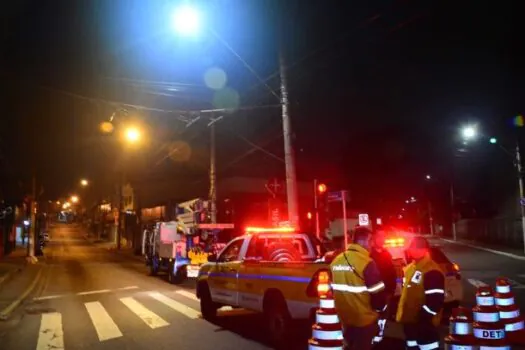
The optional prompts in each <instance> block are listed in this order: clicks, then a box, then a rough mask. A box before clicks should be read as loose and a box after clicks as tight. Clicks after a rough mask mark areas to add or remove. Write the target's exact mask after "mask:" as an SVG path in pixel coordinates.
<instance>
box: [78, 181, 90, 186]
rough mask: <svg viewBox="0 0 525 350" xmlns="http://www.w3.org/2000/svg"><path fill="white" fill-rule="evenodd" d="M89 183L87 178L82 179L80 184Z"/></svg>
mask: <svg viewBox="0 0 525 350" xmlns="http://www.w3.org/2000/svg"><path fill="white" fill-rule="evenodd" d="M88 184H89V182H88V180H86V179H82V180H80V185H81V186H83V187H86V186H87V185H88Z"/></svg>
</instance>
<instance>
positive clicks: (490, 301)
mask: <svg viewBox="0 0 525 350" xmlns="http://www.w3.org/2000/svg"><path fill="white" fill-rule="evenodd" d="M472 312H473V315H474V317H473V318H474V323H473V325H472V327H473V333H474V337H475V338H476V340H477V343H478V345H479V349H480V350H489V349H497V350H507V349H508V350H510V348H511V347H510V345H509V344H508V342H507V339H506V338H505V324H504V323H503V322H501V320H500V317H499V311H498V308H497V307H496V302H495V300H494V294H493V291H492V288H491V287H489V286H483V287H479V288H478V290H477V292H476V306H475V307H474V308H473V309H472Z"/></svg>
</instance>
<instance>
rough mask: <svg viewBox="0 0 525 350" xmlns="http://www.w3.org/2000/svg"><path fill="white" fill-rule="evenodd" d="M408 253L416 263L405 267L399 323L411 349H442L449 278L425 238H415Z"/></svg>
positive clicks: (398, 310)
mask: <svg viewBox="0 0 525 350" xmlns="http://www.w3.org/2000/svg"><path fill="white" fill-rule="evenodd" d="M407 253H408V255H409V257H410V258H411V259H412V262H411V263H410V264H408V265H407V266H406V267H405V268H404V276H405V277H404V279H403V291H402V293H401V299H400V301H399V306H398V309H397V315H396V321H397V322H399V323H400V324H402V325H403V328H404V332H405V339H406V346H407V349H429V350H430V349H439V331H438V326H439V324H440V322H441V313H442V309H443V303H444V301H445V276H444V274H443V272H442V271H441V269H440V267H439V265H438V264H437V263H436V262H435V261H433V260H432V258H431V256H430V252H429V244H428V242H427V240H426V239H424V238H423V237H415V238H414V239H413V240H412V242H411V243H410V246H409V248H408V250H407Z"/></svg>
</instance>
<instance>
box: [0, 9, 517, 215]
mask: <svg viewBox="0 0 525 350" xmlns="http://www.w3.org/2000/svg"><path fill="white" fill-rule="evenodd" d="M194 3H195V4H197V5H198V6H199V7H200V9H201V10H202V11H203V13H205V16H206V18H205V23H204V24H205V25H206V26H209V29H210V30H211V31H213V32H215V33H216V34H217V35H218V37H219V38H220V39H218V38H217V37H215V36H214V35H213V34H212V33H211V32H210V31H204V30H203V31H202V33H200V35H199V36H197V37H195V38H183V37H180V36H178V35H177V34H176V33H175V32H174V31H173V29H172V27H171V24H170V16H169V14H170V11H171V9H172V8H173V7H174V5H176V4H177V2H176V1H160V0H159V1H156V0H155V1H144V0H142V1H141V0H128V1H124V0H111V1H102V0H92V1H74V0H63V1H62V0H60V1H59V0H53V1H17V2H14V1H13V2H9V5H3V9H2V13H1V15H0V16H1V17H2V21H3V24H4V25H3V27H2V28H3V32H2V40H3V43H2V44H3V45H2V48H3V50H2V57H1V59H2V71H1V73H2V106H3V117H2V118H3V119H2V120H3V127H2V128H1V134H0V137H1V139H0V142H1V143H0V146H1V148H0V149H1V153H2V154H1V156H2V162H1V167H0V170H1V174H2V178H3V179H4V180H3V187H2V192H3V195H4V197H13V196H16V195H18V194H20V192H21V191H22V190H27V189H28V185H29V183H30V178H31V173H32V172H33V171H34V172H35V173H36V176H37V179H38V182H39V184H42V185H43V186H44V189H45V195H44V196H46V197H47V198H49V199H54V198H58V197H59V196H64V195H67V194H68V193H70V192H71V191H74V190H75V186H76V183H78V180H79V179H80V178H82V177H86V178H89V179H90V180H92V181H93V183H96V184H98V186H97V187H98V189H99V191H103V190H102V188H103V187H104V186H106V188H108V187H110V186H111V184H112V183H114V182H113V180H114V179H115V170H116V168H117V166H118V164H119V163H120V161H121V160H122V157H123V156H122V154H125V152H123V150H122V147H121V146H120V145H119V143H118V141H117V140H116V138H115V137H114V136H108V135H101V133H100V131H99V129H98V127H99V124H100V122H102V121H104V120H108V119H109V117H110V116H111V115H112V114H113V113H114V112H115V111H120V110H122V109H123V108H125V109H126V110H127V112H128V118H136V119H137V120H139V121H140V122H141V123H142V124H143V125H147V126H148V135H149V142H148V143H147V146H144V149H142V150H141V151H140V152H136V154H133V155H129V154H127V155H126V157H127V158H133V159H132V160H131V161H130V160H129V159H128V160H127V162H128V164H130V163H131V164H132V165H133V166H132V167H131V169H130V170H129V171H130V174H132V175H131V176H132V177H133V178H134V179H135V180H136V181H148V179H150V180H151V179H166V178H171V179H178V180H179V181H189V180H187V179H191V181H194V182H195V181H197V182H198V181H201V182H202V186H206V177H207V162H208V147H209V137H208V135H209V128H208V127H207V122H206V120H207V119H208V118H209V117H213V116H215V117H217V116H219V115H212V114H204V115H201V116H202V118H201V120H199V121H198V122H196V123H195V124H194V125H192V126H191V127H189V128H186V126H185V124H184V123H182V122H180V121H179V118H180V116H181V115H183V114H184V113H164V112H156V111H153V110H146V109H144V108H142V109H137V108H132V107H130V106H124V105H119V104H114V103H111V102H115V101H119V102H124V103H127V104H130V105H136V106H146V107H152V108H158V109H164V110H178V111H185V110H190V109H191V110H198V109H209V108H214V107H221V106H226V107H231V106H235V105H236V104H235V101H236V99H235V97H238V98H239V101H240V102H239V104H238V106H241V107H243V108H244V107H249V108H246V109H242V110H239V111H237V112H235V113H226V114H225V115H224V119H223V120H221V121H220V122H218V123H217V124H216V125H217V147H218V151H217V152H218V154H217V156H218V171H219V176H231V175H259V176H261V175H262V176H265V177H268V178H270V177H274V176H277V177H284V166H283V163H282V162H280V161H279V160H276V159H275V158H274V157H272V156H269V155H266V154H264V153H263V152H260V151H255V152H254V151H253V150H252V149H253V147H252V145H250V144H249V143H254V144H257V145H260V146H262V147H264V148H265V149H266V150H267V151H268V152H270V153H272V154H275V155H277V156H278V157H282V153H283V150H282V137H281V124H280V123H281V120H280V110H279V108H276V107H275V105H276V104H278V103H279V101H278V100H277V99H276V97H275V96H273V95H272V93H271V92H269V90H270V89H272V90H274V91H276V92H277V93H278V91H279V90H278V88H279V79H278V75H276V72H277V69H278V59H277V57H278V52H279V48H280V47H281V48H282V52H283V53H284V56H285V58H286V65H287V66H288V67H289V68H288V69H287V74H288V78H289V90H290V98H291V116H292V123H293V129H294V135H295V138H294V145H295V148H296V152H297V166H298V177H299V178H300V179H304V180H311V179H313V178H315V177H317V178H319V179H322V180H324V181H326V182H327V183H328V184H329V186H331V188H334V189H335V188H338V189H339V188H347V189H349V190H350V191H351V193H352V197H353V198H355V200H356V201H358V202H360V203H364V204H365V205H373V204H375V205H376V206H377V205H378V203H382V204H379V205H383V206H384V207H385V208H387V210H390V211H394V210H399V206H398V205H397V204H396V203H402V201H403V200H404V199H405V198H407V197H409V196H411V195H416V196H420V195H421V194H422V193H431V195H432V196H435V197H436V198H443V197H446V193H447V185H446V183H448V182H449V181H450V180H451V179H453V180H454V183H455V184H456V188H457V192H458V196H459V197H461V198H462V199H463V200H464V201H466V202H469V203H473V205H474V206H476V207H477V209H476V210H477V211H480V210H481V211H484V212H487V213H492V212H494V211H495V210H497V209H499V208H502V203H504V202H505V200H508V198H509V196H512V195H513V194H514V193H515V192H516V181H515V172H514V171H513V167H512V163H511V162H510V161H509V159H508V158H506V157H507V156H506V155H505V154H504V153H502V152H500V150H497V149H496V148H497V147H494V146H493V145H490V144H489V143H488V142H486V141H484V140H478V141H477V142H475V143H473V144H470V145H468V152H467V154H466V155H463V157H462V158H457V157H454V155H455V154H458V152H457V148H458V147H459V146H460V145H461V143H460V142H459V140H458V137H457V136H458V130H459V128H460V127H461V126H462V125H465V124H467V123H478V125H479V127H480V130H481V131H482V132H483V133H484V135H486V136H492V135H497V136H498V140H501V143H502V144H503V145H504V146H506V147H509V148H512V147H514V143H515V140H516V136H519V134H518V132H519V131H520V130H519V129H518V128H515V127H513V126H512V123H511V119H512V118H513V117H514V116H516V115H518V114H520V113H524V111H523V104H522V103H523V96H524V94H523V93H524V88H523V86H524V84H523V73H524V69H523V63H522V62H523V53H522V50H521V46H523V42H522V40H521V38H522V37H523V30H522V29H521V28H522V27H523V26H522V24H521V23H520V17H521V15H520V13H522V11H521V10H520V8H519V7H518V6H517V5H516V6H513V5H514V4H517V3H518V2H517V1H506V2H499V3H497V6H496V3H495V2H490V3H489V2H482V1H461V2H458V1H408V0H407V1H401V0H400V1H361V2H354V1H342V0H341V1H335V0H334V1H331V0H323V1H321V0H318V1H314V0H303V1H300V0H299V1H298V0H294V1H274V0H215V1H194ZM356 3H358V4H356ZM225 43H226V45H229V46H230V47H231V48H233V50H234V51H235V52H236V53H237V54H238V55H239V56H240V57H241V58H242V60H244V61H245V62H247V63H248V65H249V66H250V67H251V69H253V70H254V71H255V72H256V74H257V76H259V77H260V78H261V79H264V81H265V84H261V82H260V80H259V78H257V77H256V76H255V74H253V73H252V72H251V71H250V69H248V68H247V67H246V66H245V65H244V64H243V63H242V62H241V60H240V59H239V58H238V57H236V56H235V55H234V54H232V52H230V51H229V50H228V48H227V47H226V45H225ZM213 67H216V68H220V69H222V70H224V72H225V73H226V76H227V78H228V83H227V86H228V87H229V89H231V90H229V91H230V93H232V94H233V95H231V94H230V95H226V97H224V96H223V97H222V98H217V93H214V92H213V91H212V90H210V89H209V88H208V87H206V85H205V84H204V79H203V77H204V75H205V72H206V71H207V70H208V69H210V68H213ZM266 85H267V86H266ZM174 90H176V91H174ZM231 96H233V97H234V98H228V97H231ZM261 106H267V107H264V108H263V107H261ZM252 107H258V108H252ZM184 115H187V114H184ZM174 141H176V142H178V144H179V145H180V144H181V143H183V144H187V145H189V147H188V149H189V150H191V155H190V156H189V157H188V155H189V154H186V155H182V156H181V157H182V158H180V157H179V158H177V157H173V158H175V159H170V158H169V157H166V153H167V150H168V149H169V148H170V146H169V145H170V143H172V142H174ZM491 146H492V148H491ZM171 147H172V146H171ZM261 164H264V166H261ZM128 166H129V165H128ZM427 173H432V174H433V176H435V177H436V178H439V179H440V181H441V185H440V184H439V183H435V184H433V185H431V187H432V188H431V189H428V188H427V187H428V186H429V185H428V184H427V185H425V180H424V177H425V174H427ZM20 185H21V187H20ZM425 186H426V187H425ZM22 192H23V191H22ZM400 205H401V204H400ZM396 206H397V209H396ZM487 215H488V214H487Z"/></svg>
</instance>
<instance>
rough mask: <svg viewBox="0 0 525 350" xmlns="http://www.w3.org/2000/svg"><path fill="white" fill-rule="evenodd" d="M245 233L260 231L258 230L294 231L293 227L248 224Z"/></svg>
mask: <svg viewBox="0 0 525 350" xmlns="http://www.w3.org/2000/svg"><path fill="white" fill-rule="evenodd" d="M245 231H246V232H247V233H260V232H276V233H290V232H295V231H296V230H295V228H293V227H253V226H248V227H246V230H245Z"/></svg>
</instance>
